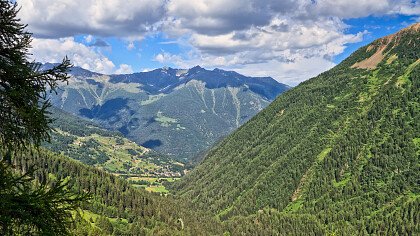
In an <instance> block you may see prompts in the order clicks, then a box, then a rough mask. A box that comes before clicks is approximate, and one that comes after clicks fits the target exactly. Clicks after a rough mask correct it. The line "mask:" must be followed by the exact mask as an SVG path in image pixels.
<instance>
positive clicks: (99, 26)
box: [17, 0, 420, 86]
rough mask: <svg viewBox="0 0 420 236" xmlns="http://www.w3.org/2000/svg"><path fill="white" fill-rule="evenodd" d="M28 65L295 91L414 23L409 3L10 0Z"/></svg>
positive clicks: (415, 12) (415, 5) (419, 17)
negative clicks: (228, 76) (181, 72)
mask: <svg viewBox="0 0 420 236" xmlns="http://www.w3.org/2000/svg"><path fill="white" fill-rule="evenodd" d="M17 3H18V4H19V5H20V7H21V10H20V12H19V15H18V16H19V17H20V18H21V20H22V22H23V23H25V24H28V28H27V30H28V31H29V32H31V33H33V41H32V48H31V50H30V52H31V54H32V55H31V59H33V60H36V61H39V62H60V61H61V60H62V59H63V57H64V56H66V55H67V56H68V57H69V59H70V60H71V61H72V63H73V64H74V65H75V66H80V67H83V68H85V69H88V70H91V71H95V72H99V73H104V74H125V73H133V72H142V71H149V70H152V69H155V68H161V67H165V66H166V67H172V68H191V67H194V66H196V65H200V66H202V67H204V68H207V69H213V68H220V69H225V70H235V71H237V72H239V73H242V74H244V75H248V76H271V77H273V78H274V79H276V80H277V81H279V82H282V83H285V84H288V85H292V86H294V85H297V84H299V83H300V82H302V81H304V80H307V79H309V78H311V77H313V76H316V75H317V74H319V73H321V72H323V71H325V70H328V69H330V68H332V67H333V66H335V65H336V64H338V63H340V61H342V60H343V59H345V58H346V57H347V56H349V55H350V54H351V53H352V52H354V51H355V50H356V49H357V48H359V47H360V46H363V45H366V44H368V43H370V42H372V41H373V40H375V39H377V38H379V37H382V36H385V35H388V34H391V33H395V32H396V31H398V30H400V29H402V28H404V27H407V26H409V25H410V24H413V23H416V22H419V21H420V4H419V2H418V1H415V0H414V1H413V0H124V1H122V0H54V1H51V0H17Z"/></svg>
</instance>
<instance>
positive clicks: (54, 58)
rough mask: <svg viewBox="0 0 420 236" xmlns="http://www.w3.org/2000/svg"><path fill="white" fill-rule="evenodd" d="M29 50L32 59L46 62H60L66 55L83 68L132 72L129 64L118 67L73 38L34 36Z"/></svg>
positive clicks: (110, 72)
mask: <svg viewBox="0 0 420 236" xmlns="http://www.w3.org/2000/svg"><path fill="white" fill-rule="evenodd" d="M30 52H31V53H32V54H33V56H32V57H31V59H32V60H35V61H38V62H42V63H46V62H50V63H54V62H61V61H62V60H63V58H64V57H65V56H67V57H68V58H69V59H70V61H71V63H73V65H75V66H80V67H82V68H84V69H87V70H91V71H94V72H98V73H103V74H113V73H116V74H122V73H124V74H126V73H132V72H133V69H132V68H131V66H129V65H126V64H121V65H120V66H119V68H118V69H116V68H115V64H114V63H113V62H112V61H111V60H109V59H108V58H107V57H106V56H104V55H102V54H101V53H100V52H99V51H96V50H95V49H94V48H92V47H88V46H86V45H84V44H82V43H78V42H76V41H74V38H72V37H68V38H61V39H39V38H34V39H33V41H32V48H31V50H30Z"/></svg>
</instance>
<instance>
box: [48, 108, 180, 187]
mask: <svg viewBox="0 0 420 236" xmlns="http://www.w3.org/2000/svg"><path fill="white" fill-rule="evenodd" d="M50 112H51V115H52V118H53V119H54V122H53V124H52V126H53V127H54V129H55V130H54V131H53V132H52V133H51V142H49V143H45V144H44V146H45V147H47V148H48V149H50V150H51V151H53V152H56V153H61V154H64V155H66V156H68V157H71V158H73V159H75V160H79V161H81V162H83V163H85V164H88V165H92V166H95V167H98V168H101V169H104V170H106V171H108V172H110V173H113V174H117V175H120V176H124V177H126V178H127V179H128V180H131V181H132V183H134V184H138V183H139V180H144V181H143V182H141V183H142V184H141V185H142V186H143V187H148V189H149V190H152V191H153V190H157V191H159V190H161V191H165V189H164V188H163V187H162V185H161V182H162V181H160V182H156V181H148V180H149V179H150V178H151V177H153V178H155V179H156V178H161V179H163V180H169V181H172V180H173V178H174V177H176V178H178V177H180V176H182V175H183V174H184V169H185V167H184V164H182V163H179V162H176V161H174V160H173V159H171V158H169V157H166V156H164V155H161V154H158V153H156V152H155V151H153V150H150V149H148V148H145V147H142V146H139V145H137V144H136V143H134V142H132V141H130V140H128V139H126V138H124V137H123V136H122V135H121V134H120V133H118V132H112V131H108V130H105V129H102V128H100V127H99V126H98V125H96V124H94V123H93V122H89V121H87V120H84V119H81V118H78V117H75V116H73V115H70V114H68V113H66V112H64V111H62V110H60V109H57V108H51V110H50ZM147 182H149V183H147ZM158 187H160V188H158Z"/></svg>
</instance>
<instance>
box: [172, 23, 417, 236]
mask: <svg viewBox="0 0 420 236" xmlns="http://www.w3.org/2000/svg"><path fill="white" fill-rule="evenodd" d="M419 36H420V33H419V24H416V25H414V26H411V27H409V28H407V29H405V30H402V31H401V32H398V33H397V34H395V35H391V36H388V37H385V38H382V39H379V40H377V41H375V42H373V43H372V44H371V45H368V46H366V47H362V48H361V49H359V50H358V51H356V52H355V53H354V54H352V55H351V56H350V57H349V58H348V59H346V60H345V61H343V62H342V63H341V64H340V65H338V66H337V67H335V68H333V69H332V70H330V71H328V72H325V73H323V74H321V75H319V76H317V77H315V78H313V79H311V80H309V81H306V82H304V83H302V84H301V85H299V86H298V87H296V88H294V89H292V90H290V91H288V92H286V93H284V94H283V95H282V96H280V97H279V98H278V99H276V100H275V101H274V102H273V103H272V104H271V105H270V106H269V107H268V108H266V109H265V110H263V111H262V112H261V113H259V114H258V115H257V116H255V117H254V118H253V119H251V120H250V121H249V122H247V123H246V124H245V125H243V126H242V127H241V128H239V129H238V130H237V131H236V132H234V133H233V134H232V135H230V136H229V137H228V138H226V139H225V140H224V141H223V142H221V143H220V144H219V145H218V146H217V147H215V148H214V149H213V150H211V151H210V152H209V154H208V155H207V156H206V158H205V160H204V161H203V162H202V163H201V164H200V165H199V166H198V167H197V168H196V169H195V170H193V171H192V172H191V173H190V174H188V175H187V176H186V177H185V178H184V179H183V180H182V181H181V182H180V183H178V184H177V185H176V186H175V188H177V189H178V194H179V195H180V196H181V197H185V198H188V199H192V201H193V202H194V204H196V205H198V207H199V208H203V209H207V210H209V211H211V212H213V213H214V214H215V215H217V216H218V217H219V218H220V219H222V220H225V219H230V220H229V221H228V222H233V224H234V225H235V224H238V222H241V221H244V222H246V221H247V220H245V219H242V216H248V215H250V217H251V219H252V220H251V222H253V223H250V222H249V221H248V223H250V224H251V225H253V226H249V227H251V228H253V227H254V229H256V228H258V227H261V226H258V224H257V223H256V222H258V221H257V220H256V219H257V218H254V216H252V214H254V213H256V212H257V211H258V210H260V209H263V208H275V209H277V210H278V211H280V212H282V213H281V214H293V215H302V216H303V215H313V216H315V217H316V218H317V219H318V220H319V222H320V223H322V224H324V225H325V229H326V230H328V231H330V232H335V233H338V234H356V233H360V234H371V233H374V234H376V233H380V232H382V233H387V234H393V233H398V234H410V233H414V232H419V226H418V221H419V218H420V213H419V210H420V209H419V204H420V200H419V196H420V192H419V190H420V189H419V182H418V181H419V179H420V171H419V166H420V163H419V154H420V141H419V140H420V124H419V122H418V121H419V120H420V104H419V98H420V94H419V88H420V81H419V75H420V69H419V53H420V45H419ZM379 54H380V55H381V57H382V59H381V60H379V59H378V55H379ZM372 57H374V58H372ZM369 58H372V59H371V60H370V61H369V63H368V64H369V66H362V68H363V69H360V68H358V67H361V66H360V65H361V64H363V61H366V60H369ZM373 61H374V63H373ZM365 68H368V69H365ZM232 216H236V217H233V218H232ZM238 217H239V218H238ZM255 217H257V216H255ZM235 222H236V223H235ZM239 225H240V224H239Z"/></svg>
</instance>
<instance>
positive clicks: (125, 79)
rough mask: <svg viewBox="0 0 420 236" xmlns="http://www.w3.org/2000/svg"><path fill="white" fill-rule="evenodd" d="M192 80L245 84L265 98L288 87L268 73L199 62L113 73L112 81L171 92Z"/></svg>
mask: <svg viewBox="0 0 420 236" xmlns="http://www.w3.org/2000/svg"><path fill="white" fill-rule="evenodd" d="M192 80H196V81H201V82H203V83H204V84H205V87H206V88H208V89H216V88H226V87H240V86H245V85H246V86H248V88H249V89H250V90H251V91H252V92H254V93H256V94H259V95H261V96H263V97H264V98H266V99H268V100H272V99H274V98H276V97H277V95H278V94H280V93H282V92H284V91H285V90H287V89H288V88H289V87H288V86H287V85H284V84H281V83H278V82H277V81H275V80H274V79H273V78H271V77H247V76H244V75H241V74H238V73H236V72H234V71H224V70H221V69H217V68H216V69H214V70H206V69H204V68H202V67H200V66H195V67H193V68H191V69H188V70H185V69H172V68H170V67H169V68H161V69H156V70H153V71H149V72H141V73H134V74H129V75H112V79H111V80H110V82H111V83H138V84H141V85H142V88H143V89H144V90H145V91H146V92H148V93H150V94H159V93H171V92H172V91H173V90H174V89H175V88H176V87H178V86H180V85H182V84H186V83H188V82H190V81H192Z"/></svg>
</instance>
